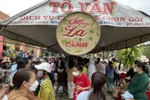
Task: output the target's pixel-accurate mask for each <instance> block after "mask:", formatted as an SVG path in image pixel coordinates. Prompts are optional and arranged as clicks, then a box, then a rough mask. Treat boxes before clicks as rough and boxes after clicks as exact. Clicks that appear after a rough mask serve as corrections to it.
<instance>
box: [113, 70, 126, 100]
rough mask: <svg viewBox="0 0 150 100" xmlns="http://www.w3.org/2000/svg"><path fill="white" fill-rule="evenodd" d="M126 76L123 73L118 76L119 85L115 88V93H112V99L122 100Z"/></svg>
mask: <svg viewBox="0 0 150 100" xmlns="http://www.w3.org/2000/svg"><path fill="white" fill-rule="evenodd" d="M125 78H126V74H125V73H121V74H120V80H119V85H118V87H117V88H116V90H115V92H114V95H113V96H114V97H115V98H117V99H116V100H122V99H121V94H122V93H124V92H125V89H126V87H127V83H126V80H125Z"/></svg>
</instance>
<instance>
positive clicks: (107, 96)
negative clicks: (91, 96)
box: [56, 90, 115, 100]
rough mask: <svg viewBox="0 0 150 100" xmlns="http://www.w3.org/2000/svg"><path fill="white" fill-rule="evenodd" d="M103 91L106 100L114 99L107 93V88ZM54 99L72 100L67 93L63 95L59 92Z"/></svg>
mask: <svg viewBox="0 0 150 100" xmlns="http://www.w3.org/2000/svg"><path fill="white" fill-rule="evenodd" d="M104 91H105V95H106V100H115V99H113V98H112V96H111V94H109V93H108V92H107V90H104ZM56 100H72V99H69V98H68V96H67V95H64V96H63V95H61V94H60V95H57V96H56Z"/></svg>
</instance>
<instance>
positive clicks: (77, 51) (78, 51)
mask: <svg viewBox="0 0 150 100" xmlns="http://www.w3.org/2000/svg"><path fill="white" fill-rule="evenodd" d="M80 52H82V50H76V51H74V53H80Z"/></svg>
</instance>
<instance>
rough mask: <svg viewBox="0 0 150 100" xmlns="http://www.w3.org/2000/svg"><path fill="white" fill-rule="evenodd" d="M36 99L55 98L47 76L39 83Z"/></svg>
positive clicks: (46, 99)
mask: <svg viewBox="0 0 150 100" xmlns="http://www.w3.org/2000/svg"><path fill="white" fill-rule="evenodd" d="M38 100H56V99H55V94H54V88H53V85H52V83H51V81H50V80H49V78H47V79H46V80H45V81H44V82H43V84H42V85H41V87H40V91H39V94H38Z"/></svg>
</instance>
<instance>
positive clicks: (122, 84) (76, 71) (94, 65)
mask: <svg viewBox="0 0 150 100" xmlns="http://www.w3.org/2000/svg"><path fill="white" fill-rule="evenodd" d="M0 62H1V71H0V100H1V99H2V100H21V99H22V100H56V98H55V97H56V96H57V95H59V94H62V95H68V98H70V99H73V100H106V96H105V93H104V89H105V88H106V87H107V90H108V93H109V94H110V95H112V96H113V97H114V98H115V99H116V100H123V99H124V98H123V97H122V94H124V93H125V92H129V93H131V94H132V95H133V96H134V99H135V100H147V96H146V94H145V93H146V90H147V88H148V84H149V75H148V74H149V71H148V69H149V63H148V62H142V61H141V60H136V61H135V62H134V65H133V67H132V68H131V69H129V70H126V69H125V66H124V65H123V64H121V63H119V62H118V60H117V59H115V58H113V59H111V60H104V61H103V60H102V59H100V58H95V57H93V58H89V59H88V58H82V57H76V56H66V57H59V58H55V57H52V56H50V57H44V58H42V57H41V58H36V57H34V56H33V55H28V57H27V56H23V55H21V54H20V55H19V56H17V57H16V58H15V59H10V60H8V59H2V60H1V61H0ZM61 89H62V91H61V92H60V90H61Z"/></svg>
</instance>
